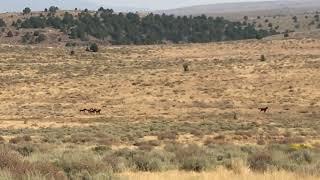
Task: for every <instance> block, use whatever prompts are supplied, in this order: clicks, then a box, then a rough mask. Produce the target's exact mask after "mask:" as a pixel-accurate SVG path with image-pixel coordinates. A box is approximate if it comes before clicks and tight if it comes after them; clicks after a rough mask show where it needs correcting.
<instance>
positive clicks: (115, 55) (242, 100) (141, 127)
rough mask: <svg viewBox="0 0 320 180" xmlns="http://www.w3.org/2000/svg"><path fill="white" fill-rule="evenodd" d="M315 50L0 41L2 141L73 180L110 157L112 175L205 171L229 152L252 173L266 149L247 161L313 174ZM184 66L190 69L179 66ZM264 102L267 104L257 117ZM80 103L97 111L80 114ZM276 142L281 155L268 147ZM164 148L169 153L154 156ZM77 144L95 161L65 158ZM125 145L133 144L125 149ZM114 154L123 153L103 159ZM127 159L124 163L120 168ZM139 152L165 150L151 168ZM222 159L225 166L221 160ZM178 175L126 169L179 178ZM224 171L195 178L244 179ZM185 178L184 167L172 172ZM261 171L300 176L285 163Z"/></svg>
mask: <svg viewBox="0 0 320 180" xmlns="http://www.w3.org/2000/svg"><path fill="white" fill-rule="evenodd" d="M319 49H320V41H319V40H313V39H303V40H274V41H238V42H223V43H210V44H188V45H154V46H112V47H100V51H99V52H98V53H90V52H85V51H84V49H83V48H75V49H74V50H75V55H74V56H71V55H70V51H71V49H68V48H56V47H32V46H8V45H1V47H0V87H1V88H0V102H1V103H0V109H1V110H0V128H1V132H0V136H2V137H3V140H1V141H3V144H4V145H3V146H5V148H8V146H9V149H13V150H14V151H17V152H18V153H20V154H22V155H23V156H24V157H23V158H24V159H25V160H27V161H30V162H37V161H44V162H52V163H53V164H54V165H55V166H57V167H58V168H62V169H63V170H64V172H65V173H66V174H67V176H68V178H70V177H73V176H74V177H78V176H79V177H80V176H81V177H82V175H83V172H84V171H83V168H84V169H85V171H86V172H88V173H89V175H92V177H93V175H94V174H97V173H98V172H97V171H105V169H103V168H102V167H104V166H102V165H101V164H100V161H102V162H103V163H107V164H108V163H110V162H114V164H111V165H110V164H109V166H110V167H111V169H113V172H117V171H116V170H115V169H116V168H118V169H121V170H119V171H118V172H123V171H130V170H141V171H158V170H159V171H164V170H176V169H184V170H195V171H202V170H207V169H208V170H210V169H212V168H211V165H212V164H213V163H212V162H213V161H214V162H215V166H219V165H222V166H225V167H227V168H230V162H229V160H230V159H231V160H232V158H233V157H237V158H238V157H240V156H241V159H243V160H245V161H246V160H247V159H248V162H249V165H250V168H251V169H252V168H256V167H253V166H259V167H258V168H257V169H258V170H261V169H260V168H261V166H260V164H258V165H257V164H254V162H253V161H252V160H250V155H252V154H255V153H254V152H257V151H256V149H258V151H259V152H260V151H263V152H265V151H267V152H272V153H271V155H270V156H271V159H272V160H270V159H269V156H267V155H266V156H265V155H261V156H258V157H255V156H254V157H252V158H253V159H254V158H257V159H258V160H261V159H259V158H260V157H263V158H262V159H263V161H264V163H265V162H267V163H266V164H264V165H266V167H265V166H264V165H263V167H262V169H266V168H267V167H269V165H270V166H271V165H272V167H273V168H274V167H278V168H279V169H285V170H290V171H294V172H299V173H300V172H302V171H303V172H309V173H310V172H311V171H312V172H313V174H316V173H315V172H317V170H316V169H317V168H318V167H320V158H319V157H320V155H319V154H320V152H319V151H320V145H319V140H320V121H319V120H320V111H319V110H320V71H319V70H320V50H319ZM261 55H264V56H265V61H261V59H260V57H261ZM185 63H188V64H189V67H190V71H188V72H184V71H183V64H185ZM261 107H269V108H270V109H269V111H267V112H266V113H262V112H260V111H259V110H258V108H261ZM83 108H100V109H102V112H101V114H94V115H93V114H88V113H80V112H79V110H80V109H83ZM23 135H26V136H28V137H29V138H26V137H23V138H21V137H20V136H23ZM174 144H181V145H191V144H196V145H198V146H197V148H200V149H197V148H195V147H192V148H191V150H190V149H189V150H184V149H183V148H182V147H181V149H179V148H173V145H174ZM30 145H31V146H32V147H33V148H34V149H32V148H31V149H32V150H30V147H29V146H30ZM274 145H279V146H281V147H282V148H278V149H280V150H279V151H281V153H285V154H286V155H283V154H281V153H280V154H279V152H278V149H277V151H276V152H275V153H274V151H273V150H270V149H274V148H272V147H273V146H274ZM168 146H170V147H171V148H168ZM24 147H27V148H24ZM247 147H248V149H247ZM249 147H250V148H249ZM19 148H22V150H21V149H20V150H19ZM28 148H29V149H28ZM109 148H111V149H109ZM123 148H127V149H126V151H124V150H123ZM202 148H208V149H202ZM212 148H213V149H212ZM284 148H285V150H284ZM92 149H93V150H94V151H95V152H96V151H97V152H99V153H98V154H94V152H92ZM163 149H166V152H170V153H169V154H166V155H163V154H162V155H159V154H158V155H155V154H154V153H158V152H154V151H162V150H163ZM177 149H178V150H177ZM253 149H254V150H253ZM138 150H139V153H140V151H143V152H145V153H147V155H146V154H145V155H141V154H139V153H138V152H136V151H138ZM74 151H76V153H85V154H86V155H88V154H90V153H91V154H92V158H93V159H91V160H88V159H86V160H83V159H81V158H80V159H72V160H68V161H67V160H65V159H64V158H66V157H65V156H64V155H63V154H65V153H70V152H74ZM79 151H81V152H79ZM82 151H86V152H82ZM113 151H114V152H113ZM116 151H119V152H116ZM127 151H134V153H133V155H132V157H131V155H130V153H125V152H127ZM180 151H182V152H184V153H185V155H186V156H190V154H188V153H189V152H193V153H194V154H192V155H196V156H197V155H198V154H206V153H207V154H206V155H207V157H208V158H206V159H209V160H208V161H210V163H211V165H208V164H207V163H208V162H207V160H204V159H200V160H199V159H196V160H194V159H193V160H190V162H191V163H190V162H183V158H181V157H180V159H179V157H178V155H179V154H183V153H179V152H180ZM213 151H214V152H213ZM231 151H232V152H231ZM101 152H102V154H101ZM202 152H206V153H202ZM112 153H115V154H113V155H110V154H112ZM131 153H132V152H131ZM277 153H278V154H277ZM308 153H309V154H308ZM160 154H161V153H160ZM174 154H175V156H174V157H176V158H172V156H173V155H174ZM220 154H222V155H221V157H220ZM306 154H307V155H306ZM135 155H137V156H135ZM79 156H81V155H79ZM89 156H90V155H89ZM115 156H117V157H119V158H120V159H117V160H114V159H113V160H112V159H108V158H110V157H115ZM54 157H55V158H54ZM57 157H59V158H60V159H59V158H57ZM81 157H83V156H81ZM123 157H125V158H124V159H126V163H127V164H126V163H124V164H125V165H123V166H121V167H118V165H119V162H122V160H123ZM135 157H137V158H136V159H135ZM142 157H150V158H153V157H161V158H158V159H156V160H155V161H152V162H154V164H148V163H150V162H151V159H149V160H146V161H143V159H141V158H142ZM209 157H210V158H209ZM281 157H286V158H288V160H283V162H284V161H285V162H287V163H288V164H285V165H284V164H283V163H280V162H278V160H279V159H281ZM68 158H69V157H68ZM221 158H222V159H223V160H224V159H228V162H227V161H223V163H220V161H222V159H221ZM301 158H302V159H301ZM0 159H1V157H0ZM57 159H58V160H57ZM176 159H177V160H176ZM211 159H213V161H211ZM216 159H218V160H217V162H216ZM310 159H311V160H310ZM202 160H203V161H202ZM82 161H84V162H86V163H89V164H90V163H93V162H94V163H93V165H92V168H91V169H90V168H87V166H85V167H83V166H81V165H79V166H76V167H73V166H72V165H73V164H72V165H70V164H68V166H67V165H66V164H64V163H66V162H82ZM279 161H280V160H279ZM291 161H292V162H291ZM116 162H117V163H116ZM129 162H130V163H129ZM141 162H144V163H141ZM193 162H197V163H198V164H197V163H195V164H194V163H193ZM250 162H251V164H250ZM161 163H162V164H161ZM170 163H172V164H170ZM202 163H204V164H202ZM210 163H209V164H210ZM304 163H305V164H304ZM80 164H81V163H80ZM115 164H116V165H117V167H114V166H115ZM120 164H121V163H120ZM164 164H165V165H164ZM168 164H170V165H168ZM199 164H200V165H199ZM231 164H232V163H231ZM274 164H276V165H277V166H276V165H274ZM69 165H70V166H71V167H72V168H71V169H76V170H79V169H80V170H79V171H77V172H73V171H72V173H71V172H69V171H67V170H66V169H67V168H66V167H68V168H70V166H69ZM291 165H292V166H291ZM109 166H108V167H109ZM90 167H91V166H90ZM97 167H101V168H102V169H99V168H97ZM304 167H308V171H307V170H305V169H304ZM0 168H1V165H0ZM109 169H110V168H109ZM118 169H117V170H118ZM96 170H97V171H96ZM176 173H177V172H173V173H170V174H166V173H163V174H156V175H155V174H148V173H146V174H140V173H138V174H130V175H129V176H132V179H150V178H151V179H163V178H164V177H166V176H167V175H168V176H169V177H172V178H171V179H173V178H175V179H176ZM230 173H231V171H230V172H229V171H222V172H219V173H218V174H216V173H213V174H212V173H209V172H208V173H203V174H196V175H195V176H193V175H191V176H190V179H192V178H195V179H198V178H200V179H212V178H213V179H214V178H216V179H233V178H232V177H237V179H241V178H243V179H247V178H246V177H247V175H246V176H243V177H242V176H240V175H235V174H232V173H231V174H230ZM79 174H81V175H79ZM171 174H173V175H172V176H171ZM302 174H305V173H302ZM124 175H126V174H124ZM189 175H190V174H188V173H181V174H180V173H179V176H180V177H179V179H188V178H189ZM155 176H156V177H155ZM283 176H285V177H284V178H282V177H283ZM230 177H231V178H230ZM258 178H262V175H259V174H252V173H249V174H248V179H258ZM263 178H264V179H292V178H296V179H297V177H295V175H293V174H290V173H289V174H286V175H284V172H282V171H281V172H279V173H278V174H273V173H272V172H271V173H269V174H266V175H265V176H263ZM71 179H72V178H71ZM129 179H131V178H129ZM166 179H167V178H166ZM169 179H170V178H169ZM305 179H307V178H305ZM311 179H312V178H311Z"/></svg>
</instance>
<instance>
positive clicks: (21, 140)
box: [9, 136, 24, 144]
mask: <svg viewBox="0 0 320 180" xmlns="http://www.w3.org/2000/svg"><path fill="white" fill-rule="evenodd" d="M21 142H24V139H23V137H21V136H17V137H14V138H11V139H10V140H9V143H11V144H18V143H21Z"/></svg>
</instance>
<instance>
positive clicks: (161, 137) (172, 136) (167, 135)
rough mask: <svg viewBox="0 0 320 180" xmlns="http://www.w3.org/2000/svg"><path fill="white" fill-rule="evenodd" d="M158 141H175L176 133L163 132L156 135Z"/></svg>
mask: <svg viewBox="0 0 320 180" xmlns="http://www.w3.org/2000/svg"><path fill="white" fill-rule="evenodd" d="M158 139H159V140H166V139H167V140H176V139H177V133H176V132H164V133H161V134H159V135H158Z"/></svg>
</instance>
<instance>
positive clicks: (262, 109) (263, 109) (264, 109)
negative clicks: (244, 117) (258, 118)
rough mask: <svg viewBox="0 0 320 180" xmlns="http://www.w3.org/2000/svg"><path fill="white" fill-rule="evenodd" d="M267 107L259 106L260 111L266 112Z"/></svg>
mask: <svg viewBox="0 0 320 180" xmlns="http://www.w3.org/2000/svg"><path fill="white" fill-rule="evenodd" d="M268 109H269V107H265V108H259V110H260V112H264V113H265V112H267V110H268Z"/></svg>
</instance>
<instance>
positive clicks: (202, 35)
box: [0, 6, 278, 45]
mask: <svg viewBox="0 0 320 180" xmlns="http://www.w3.org/2000/svg"><path fill="white" fill-rule="evenodd" d="M28 10H29V9H28ZM29 11H30V10H29ZM29 11H28V13H4V14H0V20H3V23H2V24H4V25H2V26H3V27H2V35H1V41H2V42H3V43H9V44H19V43H20V44H21V43H23V44H35V43H49V44H50V43H51V44H56V43H58V44H61V43H63V42H64V43H67V42H68V41H70V42H77V43H82V44H85V43H88V42H90V41H91V42H92V41H95V42H99V43H102V44H114V45H129V44H136V45H144V44H166V43H206V42H217V41H230V40H243V39H262V38H264V37H266V36H270V35H274V34H278V33H277V32H276V30H275V29H273V28H266V29H264V28H257V27H255V26H254V25H253V24H251V23H242V22H240V21H231V20H227V19H224V18H209V17H207V16H195V17H184V18H180V17H176V16H170V15H161V16H160V15H154V14H152V13H150V14H145V15H141V14H139V13H116V12H114V11H113V10H112V9H104V8H99V10H97V11H90V10H87V9H85V10H73V11H64V10H58V8H57V7H54V6H51V7H50V8H49V9H47V10H45V12H44V11H41V12H34V11H33V12H32V11H31V12H29ZM34 34H37V35H35V36H36V37H34V36H33V35H34ZM39 34H41V36H42V38H41V41H39V40H37V39H38V35H39Z"/></svg>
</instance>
